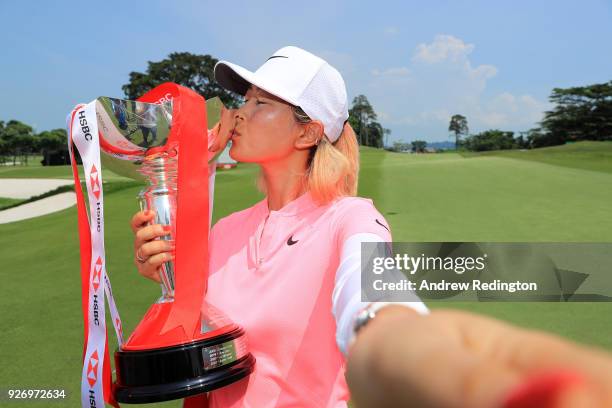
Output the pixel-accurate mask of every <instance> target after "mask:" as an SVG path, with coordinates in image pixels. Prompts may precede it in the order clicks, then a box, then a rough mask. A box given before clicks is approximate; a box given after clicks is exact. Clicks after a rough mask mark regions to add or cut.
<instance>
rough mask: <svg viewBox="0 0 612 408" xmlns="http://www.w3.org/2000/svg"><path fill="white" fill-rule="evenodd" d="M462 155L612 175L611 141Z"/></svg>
mask: <svg viewBox="0 0 612 408" xmlns="http://www.w3.org/2000/svg"><path fill="white" fill-rule="evenodd" d="M464 155H466V156H497V157H508V158H511V159H520V160H532V161H537V162H541V163H547V164H553V165H555V166H563V167H572V168H576V169H585V170H593V171H603V172H606V173H612V141H605V142H594V141H586V142H578V143H568V144H565V145H562V146H552V147H544V148H541V149H532V150H497V151H493V152H482V153H475V154H474V153H464Z"/></svg>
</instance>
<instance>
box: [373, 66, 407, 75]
mask: <svg viewBox="0 0 612 408" xmlns="http://www.w3.org/2000/svg"><path fill="white" fill-rule="evenodd" d="M372 75H374V76H407V75H410V69H408V68H406V67H393V68H387V69H385V70H380V69H377V68H375V69H373V70H372Z"/></svg>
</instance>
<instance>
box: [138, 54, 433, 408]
mask: <svg viewBox="0 0 612 408" xmlns="http://www.w3.org/2000/svg"><path fill="white" fill-rule="evenodd" d="M215 78H216V80H217V82H218V83H219V84H220V85H221V86H223V87H224V88H226V89H228V90H231V91H234V92H237V93H239V94H241V95H244V96H245V102H244V104H243V105H242V106H241V107H240V108H239V109H237V110H235V111H230V112H231V113H230V114H231V115H232V117H231V118H230V119H231V120H230V122H231V123H232V129H218V132H217V133H218V134H217V135H216V140H215V144H214V145H213V146H212V148H211V150H213V151H218V150H219V149H223V148H224V147H225V145H226V143H227V141H228V139H230V138H231V140H232V147H231V150H230V156H231V157H232V158H233V159H235V160H237V161H241V162H252V163H258V164H259V165H260V167H261V176H260V183H259V185H260V187H261V189H262V190H263V191H264V192H265V194H266V198H265V199H264V200H262V201H260V202H259V203H257V204H255V205H254V206H252V207H250V208H247V209H245V210H243V211H239V212H236V213H234V214H231V215H230V216H228V217H225V218H223V219H221V220H219V221H218V222H217V223H216V224H215V226H214V227H213V228H212V230H211V234H210V248H209V252H210V253H209V262H210V268H209V273H210V276H209V281H208V292H207V294H206V300H207V301H208V302H209V303H210V304H212V305H213V306H216V307H218V308H219V309H221V310H222V311H223V312H225V313H226V314H227V315H228V317H229V318H231V319H232V320H233V321H235V322H236V323H237V324H239V325H241V326H242V327H243V328H244V329H245V330H246V332H247V335H248V338H249V348H250V351H251V352H252V353H253V355H254V356H255V357H256V359H257V363H256V368H255V371H254V373H253V374H252V375H251V376H249V378H248V379H244V380H242V381H239V382H236V383H234V384H231V385H229V386H227V387H224V388H221V389H219V390H215V391H213V392H211V393H210V394H209V402H210V405H211V406H213V407H243V406H251V407H289V406H301V407H345V406H346V401H347V400H348V399H349V393H348V388H347V385H346V381H345V378H344V367H345V355H346V352H347V348H348V345H349V343H350V342H351V340H352V338H353V336H354V331H355V330H354V327H355V326H356V325H361V324H363V322H362V321H360V320H359V319H360V316H363V315H364V310H366V311H367V313H366V316H371V313H370V311H369V309H366V308H369V307H370V304H369V303H366V302H361V299H360V268H359V263H360V253H359V251H360V244H361V242H364V241H391V233H390V229H389V226H388V224H387V222H386V221H385V218H384V217H383V216H382V215H381V214H380V212H378V211H377V209H376V208H375V207H374V205H373V202H372V200H370V199H365V198H358V197H355V194H356V192H357V176H358V170H359V149H358V144H357V140H356V138H355V134H354V132H353V130H352V129H351V127H350V125H349V124H348V122H347V119H348V101H347V95H346V89H345V85H344V81H343V79H342V77H341V75H340V73H339V72H338V71H337V70H336V69H334V68H333V67H332V66H331V65H329V64H328V63H327V62H325V61H324V60H322V59H321V58H319V57H317V56H315V55H313V54H311V53H309V52H307V51H304V50H302V49H300V48H297V47H284V48H281V49H280V50H278V51H277V52H276V53H275V54H274V55H272V56H271V57H270V58H268V60H267V61H266V62H265V63H264V64H263V65H262V66H261V67H260V68H259V69H258V70H257V71H255V72H250V71H248V70H246V69H245V68H242V67H240V66H238V65H235V64H232V63H229V62H224V61H221V62H219V63H218V64H217V65H216V66H215ZM222 123H224V121H222ZM152 219H153V217H152V214H145V213H142V212H141V213H138V214H136V215H135V216H134V219H133V221H132V228H133V230H134V232H135V233H136V239H135V244H134V247H135V254H136V259H137V260H138V261H137V266H138V270H139V272H140V273H141V274H142V275H144V276H146V277H148V278H151V279H154V280H158V279H159V278H158V276H157V270H158V268H159V267H160V265H161V264H162V263H163V262H164V261H167V260H169V259H171V258H172V254H171V251H172V248H171V246H170V245H169V244H168V243H167V242H165V241H161V240H157V239H156V238H158V237H160V236H162V235H164V234H165V233H166V232H165V231H164V230H163V228H162V226H160V225H151V226H146V224H147V223H148V222H149V221H151V220H152ZM380 305H381V304H377V307H380ZM406 305H407V306H412V307H414V308H415V309H417V310H419V311H426V308H425V307H424V305H423V304H422V303H420V302H419V301H418V299H416V298H415V302H411V303H406Z"/></svg>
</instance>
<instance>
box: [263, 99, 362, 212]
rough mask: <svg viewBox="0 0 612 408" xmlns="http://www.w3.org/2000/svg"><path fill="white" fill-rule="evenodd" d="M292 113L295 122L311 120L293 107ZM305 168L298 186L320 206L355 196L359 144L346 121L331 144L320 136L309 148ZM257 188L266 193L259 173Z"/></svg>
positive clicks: (300, 110)
mask: <svg viewBox="0 0 612 408" xmlns="http://www.w3.org/2000/svg"><path fill="white" fill-rule="evenodd" d="M293 113H294V116H295V119H296V121H297V122H299V123H308V122H310V121H311V119H310V118H309V117H308V115H306V113H304V111H302V109H301V108H300V107H298V106H295V107H293ZM307 166H308V167H307V169H306V173H305V174H304V178H303V183H304V184H303V185H302V187H303V188H304V189H305V190H307V191H310V193H311V195H312V198H313V199H314V200H315V201H316V202H317V203H319V204H320V205H324V204H327V203H329V202H331V201H333V200H334V199H336V198H339V197H343V196H355V195H357V184H358V177H359V144H358V143H357V137H356V136H355V132H354V131H353V128H352V127H351V125H350V124H349V123H348V121H346V122H344V127H343V128H342V133H341V134H340V137H339V138H338V140H336V141H335V142H334V143H332V142H331V141H330V140H329V139H328V138H327V136H325V135H323V137H322V138H321V140H320V141H319V143H318V144H316V145H315V146H313V147H311V148H310V152H309V155H308V162H307ZM257 187H258V188H259V190H260V191H261V192H263V193H264V194H265V193H266V188H265V187H266V185H265V180H264V177H263V172H260V174H259V178H258V179H257Z"/></svg>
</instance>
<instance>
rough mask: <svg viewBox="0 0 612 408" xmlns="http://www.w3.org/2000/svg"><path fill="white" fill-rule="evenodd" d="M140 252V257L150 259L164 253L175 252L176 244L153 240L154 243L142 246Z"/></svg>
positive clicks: (150, 242) (146, 243)
mask: <svg viewBox="0 0 612 408" xmlns="http://www.w3.org/2000/svg"><path fill="white" fill-rule="evenodd" d="M138 251H139V253H140V256H141V257H143V258H149V257H151V256H153V255H157V254H160V253H162V252H173V251H174V242H173V241H166V240H161V239H160V240H153V241H149V242H145V243H144V244H142V246H141V247H140V249H139V250H138ZM138 251H137V253H138Z"/></svg>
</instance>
